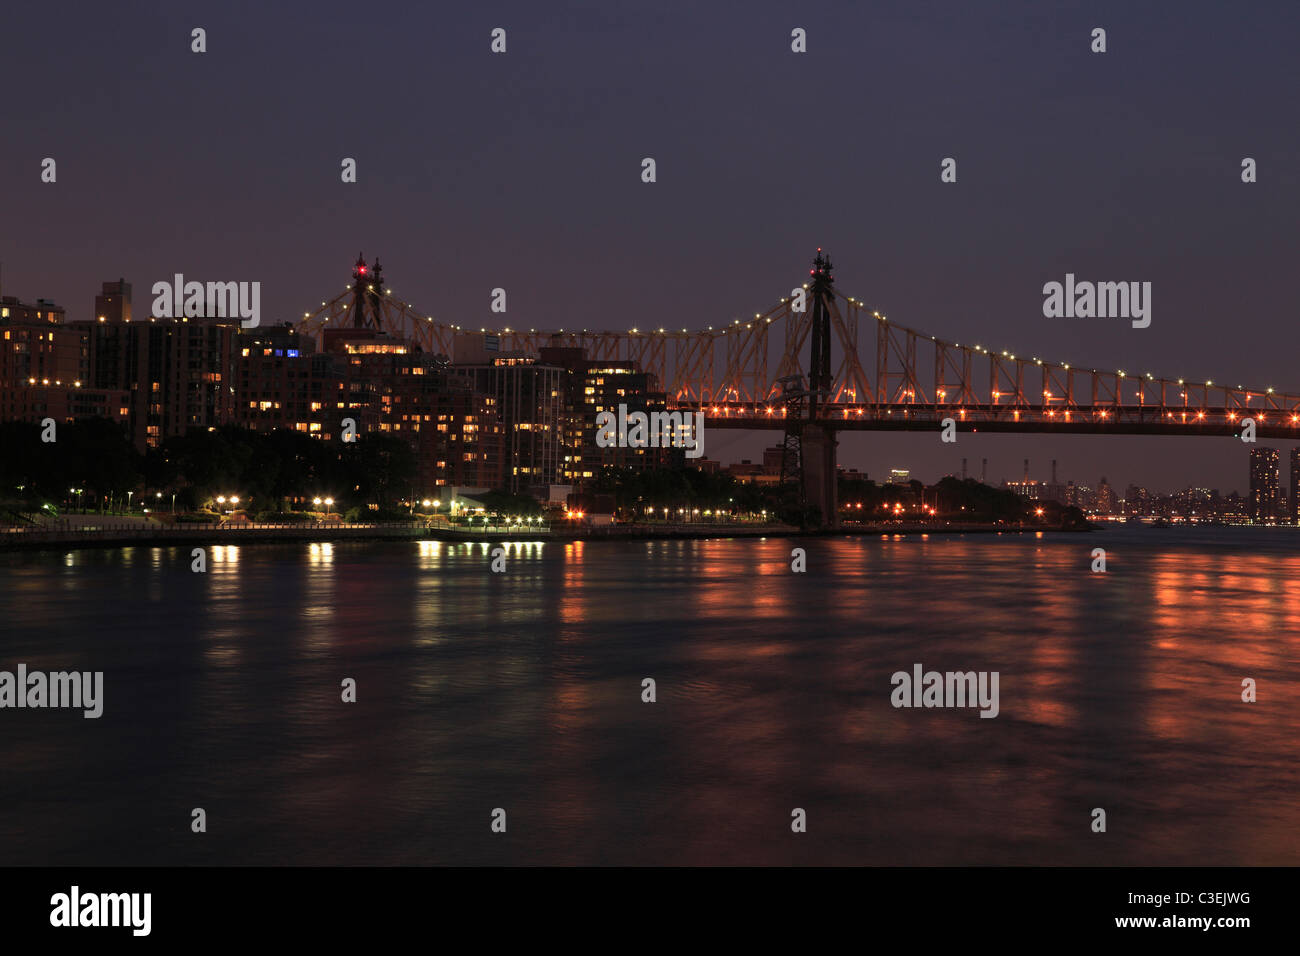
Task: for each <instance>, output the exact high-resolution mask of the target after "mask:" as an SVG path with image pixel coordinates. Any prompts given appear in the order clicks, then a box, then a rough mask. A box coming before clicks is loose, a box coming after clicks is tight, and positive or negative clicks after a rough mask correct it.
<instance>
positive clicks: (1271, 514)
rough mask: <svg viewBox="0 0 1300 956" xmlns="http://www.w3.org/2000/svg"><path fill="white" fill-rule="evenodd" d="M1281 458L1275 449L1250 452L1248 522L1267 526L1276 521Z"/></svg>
mask: <svg viewBox="0 0 1300 956" xmlns="http://www.w3.org/2000/svg"><path fill="white" fill-rule="evenodd" d="M1280 460H1281V456H1280V455H1279V454H1278V450H1277V449H1276V448H1252V449H1251V450H1250V520H1251V522H1252V523H1254V524H1269V523H1271V522H1274V521H1276V520H1277V519H1278V517H1279V515H1278V491H1279V476H1278V470H1279V468H1278V466H1279V462H1280Z"/></svg>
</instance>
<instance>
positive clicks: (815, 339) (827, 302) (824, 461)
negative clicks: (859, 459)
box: [800, 249, 840, 528]
mask: <svg viewBox="0 0 1300 956" xmlns="http://www.w3.org/2000/svg"><path fill="white" fill-rule="evenodd" d="M832 268H833V267H832V266H831V260H830V256H826V255H823V254H822V251H821V249H818V250H817V258H816V259H814V260H813V267H812V270H811V275H812V282H810V283H809V289H808V293H809V298H810V299H811V305H812V329H811V333H812V335H811V338H812V360H811V362H810V364H809V369H808V418H807V421H806V423H805V424H804V426H803V435H802V438H801V440H800V453H801V456H802V458H803V495H804V498H805V500H806V501H807V503H808V504H809V505H810V506H811V507H814V508H816V509H817V510H818V511H820V512H821V516H822V524H823V525H824V526H826V527H831V528H833V527H835V525H836V524H838V523H839V507H840V506H839V493H838V488H837V487H836V478H835V448H836V446H837V445H838V444H839V441H838V439H836V437H835V429H834V427H833V426H832V425H831V420H830V416H829V414H826V412H827V411H829V410H825V409H826V406H827V405H828V404H829V403H830V400H831V381H832V380H831V310H832V309H833V308H834V299H835V276H834V274H833V273H832V272H831V269H832ZM824 410H825V411H824Z"/></svg>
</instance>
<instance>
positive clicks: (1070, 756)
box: [0, 529, 1300, 865]
mask: <svg viewBox="0 0 1300 956" xmlns="http://www.w3.org/2000/svg"><path fill="white" fill-rule="evenodd" d="M795 546H799V547H804V548H806V549H807V551H808V571H807V573H806V574H792V573H790V570H789V562H790V550H791V548H792V547H795ZM1094 547H1105V548H1106V549H1107V552H1108V565H1109V571H1108V573H1107V574H1104V575H1103V574H1092V573H1090V572H1089V564H1090V557H1089V552H1090V551H1091V549H1092V548H1094ZM509 548H510V550H509V558H508V570H507V572H506V573H505V574H491V573H489V571H488V563H489V560H490V559H489V557H488V554H487V550H486V547H485V546H480V545H463V544H461V545H453V544H443V543H437V542H423V543H336V544H333V545H329V544H318V545H305V544H297V543H295V544H286V545H263V544H258V545H245V546H241V547H224V548H213V549H211V551H210V552H209V570H208V573H207V574H194V573H191V571H190V558H189V550H188V548H185V549H180V548H150V547H135V548H123V549H119V550H103V551H97V550H86V551H75V552H66V553H56V552H45V553H39V554H35V553H28V554H0V622H3V624H0V629H2V630H0V669H5V670H13V669H14V668H15V667H16V665H17V664H18V663H20V662H22V663H26V664H27V665H28V667H29V668H30V669H41V670H47V671H50V670H65V669H75V670H102V671H103V672H104V674H105V678H104V679H105V691H104V696H105V704H104V716H103V717H102V718H100V719H99V720H85V719H83V718H82V717H81V715H80V712H77V711H58V710H0V854H2V855H3V857H4V859H5V860H6V862H8V863H10V864H42V863H52V864H160V863H218V864H238V863H250V864H332V863H335V864H428V863H458V864H501V863H526V864H531V863H560V864H570V863H582V864H629V863H643V864H659V863H664V864H712V863H722V864H747V863H763V864H771V863H829V864H1048V865H1051V864H1085V865H1087V864H1096V865H1106V864H1288V865H1295V864H1297V863H1300V761H1297V753H1298V751H1300V693H1298V691H1300V672H1298V665H1300V638H1298V637H1297V635H1300V590H1298V589H1297V588H1296V587H1295V586H1294V585H1293V584H1292V582H1293V581H1295V580H1296V579H1297V578H1298V577H1300V533H1294V532H1290V531H1288V530H1286V529H1277V530H1272V529H1225V530H1215V531H1196V530H1179V529H1168V530H1163V531H1161V530H1155V529H1147V530H1140V529H1139V530H1125V531H1107V532H1102V533H1098V534H1092V535H1056V536H1053V535H1047V536H1042V537H1036V536H1032V535H1030V536H1012V535H1003V536H989V535H968V536H962V537H944V536H928V537H888V538H882V537H880V536H876V537H867V538H852V537H835V538H808V539H800V540H797V541H791V540H784V539H777V538H769V539H766V540H763V541H757V540H718V541H655V542H626V543H618V542H615V543H609V542H602V543H572V544H566V543H547V544H541V543H533V544H526V543H519V544H511V545H510V546H509ZM917 662H920V663H922V664H923V665H925V667H926V669H930V668H933V669H936V670H990V671H992V670H996V671H999V672H1000V674H1001V685H1000V690H1001V713H1000V715H999V716H998V717H997V718H996V719H993V720H989V719H980V718H979V716H978V712H977V711H976V710H942V709H932V710H923V709H922V710H917V709H894V708H893V707H891V706H890V702H889V698H890V691H891V690H892V687H891V684H890V675H891V674H892V673H893V672H894V671H896V670H908V671H910V669H911V667H912V665H913V664H914V663H917ZM346 677H351V678H354V679H355V680H356V681H357V687H358V702H357V703H355V704H344V703H342V702H341V701H340V682H341V681H342V680H343V679H344V678H346ZM645 677H653V678H654V679H655V680H656V681H657V684H658V702H657V703H654V704H646V703H642V701H641V681H642V679H643V678H645ZM1243 677H1253V678H1255V680H1256V681H1258V686H1259V690H1258V696H1259V700H1258V702H1257V703H1254V704H1247V703H1243V702H1242V701H1241V699H1240V694H1241V680H1242V678H1243ZM195 807H202V808H204V809H205V810H206V811H207V815H208V832H207V833H206V834H193V833H191V832H190V812H191V810H192V809H193V808H195ZM495 807H502V808H505V809H506V811H507V821H508V829H507V832H506V833H505V834H493V833H491V832H490V829H489V822H490V815H491V812H492V810H493V808H495ZM794 807H802V808H804V809H805V810H806V811H807V814H808V832H807V833H806V834H793V833H791V832H790V813H791V810H792V808H794ZM1094 807H1103V808H1105V810H1106V812H1107V815H1108V832H1107V833H1105V834H1094V833H1092V832H1090V828H1089V823H1090V819H1091V817H1090V814H1091V810H1092V808H1094Z"/></svg>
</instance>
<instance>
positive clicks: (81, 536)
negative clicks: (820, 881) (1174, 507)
mask: <svg viewBox="0 0 1300 956" xmlns="http://www.w3.org/2000/svg"><path fill="white" fill-rule="evenodd" d="M1094 530H1097V529H1096V528H1092V527H1087V528H1059V527H1050V528H1049V527H1043V528H1036V527H998V526H996V525H984V524H960V525H957V524H944V525H928V524H922V523H912V524H899V525H869V526H868V525H854V526H849V527H840V528H817V529H806V530H805V529H800V528H796V527H794V526H791V525H775V524H773V525H764V526H761V527H754V526H731V525H700V526H694V527H692V526H684V525H679V526H673V527H638V526H636V525H630V526H629V525H615V526H612V527H608V528H584V529H582V530H574V529H554V530H549V531H544V532H537V531H533V532H529V531H527V530H520V531H518V532H516V531H513V530H501V531H486V532H484V531H470V530H466V531H460V530H453V529H447V528H428V527H423V526H412V525H336V526H321V525H312V526H310V527H299V526H293V525H282V526H274V527H266V526H262V527H256V526H254V527H247V526H240V525H226V526H224V527H214V528H207V529H200V528H188V527H174V526H173V527H139V526H137V527H131V526H124V527H117V528H104V529H95V530H57V531H29V530H26V529H23V530H7V529H4V530H0V551H67V550H79V549H83V548H124V547H135V546H145V547H180V546H183V545H190V546H200V547H213V546H224V545H234V544H241V545H242V544H289V543H294V542H306V543H318V544H320V543H327V542H328V543H333V542H336V541H445V542H450V543H455V544H461V543H464V544H480V543H481V544H487V543H490V542H493V541H542V542H545V541H557V542H569V541H583V542H587V541H591V542H597V541H651V540H665V541H674V540H677V541H681V540H703V539H722V538H817V537H829V536H837V535H873V536H874V535H884V536H892V535H917V534H920V535H930V534H1016V535H1021V534H1038V533H1042V532H1052V533H1061V534H1078V533H1080V532H1088V531H1094Z"/></svg>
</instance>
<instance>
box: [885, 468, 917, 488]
mask: <svg viewBox="0 0 1300 956" xmlns="http://www.w3.org/2000/svg"><path fill="white" fill-rule="evenodd" d="M911 480H912V473H911V472H910V471H908V470H907V469H906V468H891V469H890V470H889V483H890V484H891V485H905V484H907V483H908V482H909V481H911Z"/></svg>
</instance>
